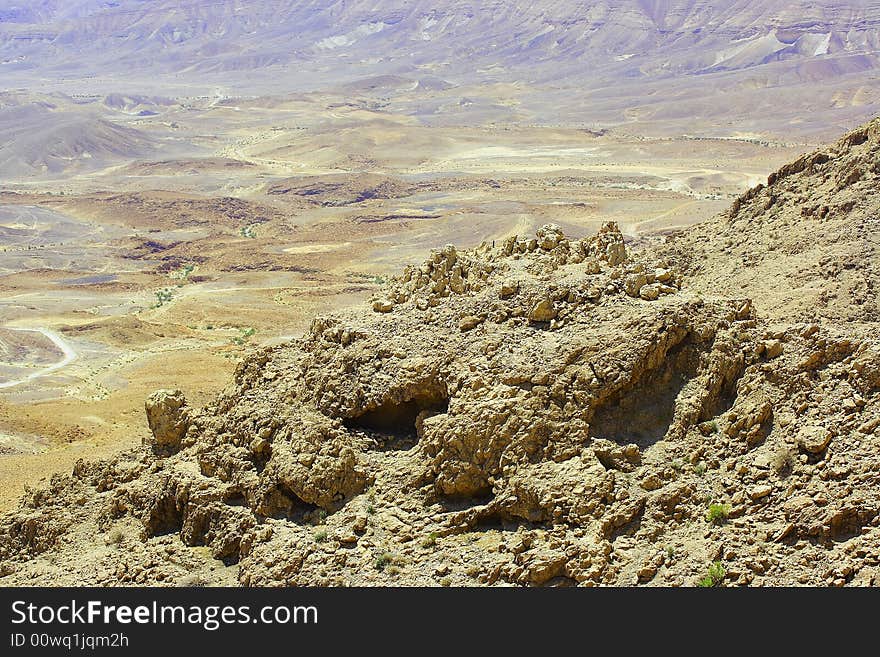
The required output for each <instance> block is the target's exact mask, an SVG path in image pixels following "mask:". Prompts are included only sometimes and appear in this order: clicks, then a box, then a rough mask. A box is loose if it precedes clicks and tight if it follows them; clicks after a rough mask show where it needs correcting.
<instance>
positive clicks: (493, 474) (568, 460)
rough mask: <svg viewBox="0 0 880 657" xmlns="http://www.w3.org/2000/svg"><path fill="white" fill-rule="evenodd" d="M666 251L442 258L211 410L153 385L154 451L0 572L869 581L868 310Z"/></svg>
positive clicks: (306, 339) (872, 522)
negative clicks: (717, 289) (826, 308)
mask: <svg viewBox="0 0 880 657" xmlns="http://www.w3.org/2000/svg"><path fill="white" fill-rule="evenodd" d="M866 134H868V135H869V136H868V139H867V141H859V139H855V140H853V145H852V147H853V148H863V150H864V147H865V144H866V143H868V142H870V140H871V139H873V137H871V136H870V135H872V134H873V133H866ZM856 142H858V143H856ZM841 148H843V147H841ZM841 152H842V151H841ZM859 157H863V156H862V155H860V156H859ZM864 157H867V156H864ZM820 159H821V158H820ZM839 159H841V160H842V161H846V162H849V159H848V155H846V154H845V153H844V154H842V155H839ZM809 166H813V167H814V168H815V167H817V166H823V165H819V164H813V165H804V167H803V168H800V165H797V166H796V167H794V169H798V171H796V172H792V173H789V174H788V175H789V177H790V176H798V175H803V174H804V173H805V172H807V171H808V170H809ZM862 169H864V170H870V169H869V168H866V167H862ZM793 171H794V170H793ZM826 174H827V175H828V176H829V180H830V179H834V180H836V181H838V182H836V183H834V184H835V185H838V186H840V185H843V184H844V183H846V181H847V180H848V179H849V177H848V176H843V177H840V176H837V175H836V174H832V172H831V171H827V172H826ZM826 174H823V175H826ZM784 178H785V177H783V178H777V181H775V182H774V184H775V185H776V184H780V183H779V182H778V181H779V180H781V179H784ZM846 184H848V185H852V184H856V183H854V182H852V181H850V182H848V183H846ZM758 194H760V192H758ZM753 198H757V196H754V197H753ZM748 203H749V201H748V200H747V201H741V202H740V207H739V208H738V209H736V210H735V212H739V213H741V212H742V211H743V208H744V207H746V206H745V205H744V204H748ZM749 212H751V211H749ZM755 216H758V215H755ZM808 228H809V227H808ZM797 230H798V226H797V225H794V226H793V227H792V228H791V231H792V234H794V233H796V232H797ZM790 237H791V235H790ZM676 243H677V241H676V240H672V241H671V242H670V244H666V245H662V246H661V247H658V248H653V249H648V250H645V251H643V252H640V253H628V252H627V249H626V246H625V243H624V239H623V236H622V235H621V234H620V232H619V230H618V229H617V227H616V226H615V225H613V224H608V225H606V226H604V227H603V228H602V229H601V231H600V232H599V233H598V234H597V235H596V236H594V237H592V238H590V239H584V240H573V239H570V238H568V237H567V236H565V235H564V234H563V233H562V231H561V230H559V229H558V227H555V226H552V225H548V226H544V227H542V228H541V229H540V230H539V231H538V232H537V234H536V235H535V237H522V238H520V237H512V238H510V239H508V240H505V241H504V242H503V243H501V244H500V245H499V247H498V248H489V247H488V246H486V245H482V246H480V247H478V248H476V249H473V250H460V249H457V248H455V247H452V246H447V247H444V248H443V249H440V250H437V251H435V252H433V253H432V254H431V255H430V256H429V257H428V258H427V259H426V261H425V262H424V263H423V264H421V265H419V266H412V267H408V268H407V269H406V270H405V271H404V272H403V273H402V274H401V275H400V276H399V277H397V278H395V279H393V280H392V281H391V282H390V283H389V284H388V286H387V289H386V290H384V291H383V295H382V297H381V298H380V299H376V300H371V301H370V302H369V303H367V304H365V305H364V306H363V307H359V308H352V309H350V310H348V311H345V312H341V313H337V314H335V315H332V316H326V317H317V318H315V320H314V321H313V323H312V325H311V328H310V330H309V332H308V333H307V334H306V335H305V336H303V337H302V338H301V339H299V340H295V341H293V342H290V343H287V344H283V345H277V346H273V347H269V348H264V349H262V350H260V351H257V352H255V353H253V354H251V355H250V356H249V357H247V358H246V359H245V360H243V361H242V363H241V364H240V365H239V367H238V368H237V370H236V372H235V378H234V381H233V384H232V385H231V386H230V387H229V388H228V389H227V391H226V392H225V393H224V394H223V395H221V396H220V397H218V398H217V399H216V400H215V401H214V402H213V403H211V404H209V405H208V406H206V407H205V408H203V409H200V410H195V409H190V408H189V407H187V405H186V402H185V400H184V398H183V395H182V393H179V392H177V391H174V392H169V391H160V392H159V393H156V394H155V395H153V396H152V397H151V398H150V399H149V400H148V402H147V415H148V421H149V424H150V427H151V429H153V434H154V436H155V444H154V445H150V446H146V447H145V448H144V449H141V450H135V451H132V452H129V453H124V454H120V455H119V456H117V457H116V458H114V459H111V460H109V461H104V462H98V463H91V464H86V463H80V464H79V465H78V466H77V468H76V469H75V471H74V472H73V473H72V474H71V475H70V476H57V477H55V478H53V480H52V482H51V484H50V486H49V488H47V489H46V490H39V491H31V492H30V493H29V494H28V495H27V496H26V498H25V499H24V500H23V504H22V507H21V509H20V510H18V511H17V512H15V513H13V514H10V515H7V516H6V517H5V518H3V520H2V525H3V526H2V530H3V531H2V535H0V536H2V537H0V560H2V563H3V564H4V565H3V571H2V573H3V574H2V575H0V582H4V583H31V582H32V583H44V582H46V583H48V582H50V581H51V582H52V583H56V584H57V583H68V584H86V583H88V584H116V583H138V584H165V583H167V584H171V583H187V582H191V581H192V577H193V576H194V574H195V575H198V577H199V578H202V579H200V581H203V582H207V583H212V582H213V583H230V582H238V583H240V584H244V585H259V586H263V585H336V584H339V585H343V584H349V585H351V584H354V585H378V584H381V585H396V584H414V585H443V584H459V585H493V584H504V583H513V584H520V585H528V586H541V585H551V586H555V585H597V584H606V585H607V584H612V585H613V584H618V585H632V584H660V585H694V584H696V583H697V582H699V581H700V580H701V579H703V578H704V577H705V575H706V571H707V568H708V566H709V565H710V564H712V563H713V562H716V561H719V562H721V563H722V565H723V567H724V572H725V575H724V583H726V584H752V585H761V584H764V585H783V584H786V585H789V584H798V583H799V584H829V585H830V584H835V585H841V584H877V583H880V579H878V578H880V571H878V568H880V561H878V557H877V555H878V554H880V486H878V483H877V475H876V472H877V471H878V470H880V456H878V454H880V449H878V448H880V429H878V428H880V407H878V403H880V375H878V372H880V341H878V335H880V334H878V331H877V326H876V324H874V323H872V320H871V317H872V315H871V312H872V311H870V309H869V308H868V307H867V306H866V307H865V308H864V310H865V311H866V314H865V315H863V317H862V321H861V322H858V323H844V322H841V323H832V322H828V321H826V320H821V318H820V320H821V321H812V320H810V321H806V320H804V319H803V318H800V317H792V316H791V315H790V314H787V313H788V307H787V306H786V307H785V308H783V309H782V310H780V312H779V314H777V315H770V316H762V315H761V313H760V312H759V309H760V308H761V307H762V304H761V302H760V300H759V302H757V303H753V302H752V301H751V300H750V299H748V298H744V297H743V296H740V295H738V294H731V293H730V291H728V293H726V294H723V295H717V296H710V295H707V294H705V293H704V290H702V289H694V288H693V287H692V286H693V285H694V284H695V283H694V282H695V281H696V282H697V283H699V281H701V280H702V279H701V278H700V275H701V274H699V272H697V273H694V270H693V266H692V264H691V261H690V260H688V259H686V258H684V257H680V256H676V250H675V249H676V248H677V247H676V246H675V245H676ZM719 257H722V256H719ZM683 270H684V272H685V273H682V271H683ZM687 272H690V273H687ZM763 306H764V307H768V306H767V304H763ZM771 307H772V306H771ZM783 311H784V312H783ZM120 535H121V536H122V538H120V539H119V540H117V538H118V537H119V536H120ZM123 548H124V549H123Z"/></svg>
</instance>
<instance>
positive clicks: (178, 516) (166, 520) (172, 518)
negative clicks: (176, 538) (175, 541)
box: [144, 493, 183, 538]
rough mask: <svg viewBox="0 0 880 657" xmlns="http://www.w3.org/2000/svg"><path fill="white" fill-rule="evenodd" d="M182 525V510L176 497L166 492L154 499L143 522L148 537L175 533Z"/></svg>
mask: <svg viewBox="0 0 880 657" xmlns="http://www.w3.org/2000/svg"><path fill="white" fill-rule="evenodd" d="M182 527H183V510H182V509H181V508H180V507H179V505H178V503H177V498H176V497H175V496H174V495H172V494H170V493H167V494H165V495H163V496H161V497H160V498H159V499H157V500H156V503H155V504H154V505H153V506H152V507H151V508H150V511H149V514H148V515H147V518H146V520H145V522H144V529H145V531H146V535H147V536H148V537H151V538H152V537H155V536H164V535H166V534H176V533H178V532H179V531H180V530H181V529H182Z"/></svg>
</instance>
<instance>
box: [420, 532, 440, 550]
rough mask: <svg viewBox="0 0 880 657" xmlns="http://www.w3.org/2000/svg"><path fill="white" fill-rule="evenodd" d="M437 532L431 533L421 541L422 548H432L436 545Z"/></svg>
mask: <svg viewBox="0 0 880 657" xmlns="http://www.w3.org/2000/svg"><path fill="white" fill-rule="evenodd" d="M437 538H438V537H437V532H431V533H430V534H429V535H428V537H427V538H425V540H424V541H422V547H423V548H432V547H434V546H435V545H437Z"/></svg>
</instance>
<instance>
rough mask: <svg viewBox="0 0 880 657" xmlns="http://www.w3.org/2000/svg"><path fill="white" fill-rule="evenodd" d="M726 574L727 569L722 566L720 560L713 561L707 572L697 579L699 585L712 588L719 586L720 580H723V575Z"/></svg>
mask: <svg viewBox="0 0 880 657" xmlns="http://www.w3.org/2000/svg"><path fill="white" fill-rule="evenodd" d="M726 575H727V570H726V569H725V568H724V564H723V563H721V562H720V561H716V562H714V563H713V564H712V565H711V566H709V572H708V574H707V575H706V576H705V577H704V578H703V579H701V580H700V581H699V586H702V587H703V588H714V587H716V586H721V582H723V581H724V577H725V576H726Z"/></svg>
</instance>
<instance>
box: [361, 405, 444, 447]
mask: <svg viewBox="0 0 880 657" xmlns="http://www.w3.org/2000/svg"><path fill="white" fill-rule="evenodd" d="M448 410H449V399H448V398H447V397H445V396H443V395H440V394H429V395H424V396H419V397H415V398H413V399H407V400H405V401H395V400H393V399H388V400H386V401H385V402H383V403H382V404H380V405H379V406H378V407H376V408H373V409H370V410H368V411H365V412H364V413H362V414H360V415H358V416H356V417H352V418H348V419H346V420H344V422H343V424H344V425H345V426H346V427H347V428H348V429H352V430H361V431H365V432H367V433H369V434H371V435H372V437H373V438H375V439H376V440H377V443H378V445H379V449H381V450H389V451H390V450H405V449H410V448H412V447H414V446H415V445H416V444H417V443H418V441H419V439H420V438H421V436H422V431H423V427H422V421H423V420H424V419H425V418H428V417H431V416H434V415H440V414H443V413H446V412H447V411H448Z"/></svg>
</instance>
